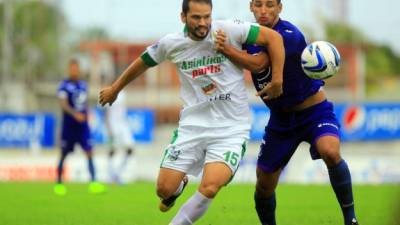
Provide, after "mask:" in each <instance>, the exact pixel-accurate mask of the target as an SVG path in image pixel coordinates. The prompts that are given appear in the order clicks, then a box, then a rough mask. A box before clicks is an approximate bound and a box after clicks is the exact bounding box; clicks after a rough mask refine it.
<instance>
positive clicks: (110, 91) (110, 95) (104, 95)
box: [99, 86, 118, 106]
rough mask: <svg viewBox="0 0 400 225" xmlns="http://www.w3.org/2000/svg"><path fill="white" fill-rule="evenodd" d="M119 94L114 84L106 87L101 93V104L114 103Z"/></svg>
mask: <svg viewBox="0 0 400 225" xmlns="http://www.w3.org/2000/svg"><path fill="white" fill-rule="evenodd" d="M117 96H118V92H117V91H116V90H115V89H114V88H113V87H112V86H108V87H105V88H103V89H102V90H101V91H100V93H99V103H100V105H101V106H105V105H106V104H107V103H108V104H109V105H112V104H113V103H114V101H115V99H117Z"/></svg>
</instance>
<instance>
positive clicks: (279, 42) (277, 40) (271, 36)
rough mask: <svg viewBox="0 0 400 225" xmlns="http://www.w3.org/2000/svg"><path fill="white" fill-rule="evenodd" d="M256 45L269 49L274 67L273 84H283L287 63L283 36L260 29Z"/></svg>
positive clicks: (263, 28) (264, 28)
mask: <svg viewBox="0 0 400 225" xmlns="http://www.w3.org/2000/svg"><path fill="white" fill-rule="evenodd" d="M256 44H258V45H262V46H266V47H267V50H268V54H269V59H270V65H271V67H272V82H273V83H282V82H283V66H284V63H285V47H284V45H283V39H282V36H281V35H280V34H279V33H278V32H276V31H274V30H272V29H270V28H266V27H260V35H258V38H257V40H256Z"/></svg>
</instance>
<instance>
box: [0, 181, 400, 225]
mask: <svg viewBox="0 0 400 225" xmlns="http://www.w3.org/2000/svg"><path fill="white" fill-rule="evenodd" d="M52 187H53V185H52V184H46V183H0V224H1V225H164V224H165V225H167V224H168V222H169V221H170V219H171V218H172V217H173V216H174V214H175V213H176V211H177V210H178V208H179V206H180V205H181V204H182V202H183V201H184V200H185V199H187V198H188V197H189V196H190V195H191V194H192V193H193V192H194V191H195V189H196V185H190V186H189V187H188V188H187V189H186V190H185V193H184V194H183V195H182V196H181V198H179V199H178V201H177V205H176V206H175V207H174V208H173V209H172V210H171V211H170V212H167V213H161V212H159V211H158V198H157V197H156V195H155V191H154V190H155V188H154V184H152V183H136V184H130V185H125V186H109V187H108V188H109V191H108V193H106V194H102V195H92V194H89V193H88V192H87V186H86V185H84V184H68V185H67V187H68V194H67V195H66V196H64V197H59V196H55V195H54V194H53V192H52ZM253 190H254V187H253V185H239V184H232V185H230V186H228V187H227V188H225V189H223V190H222V191H221V192H220V194H219V196H218V197H217V198H216V200H215V201H214V202H213V203H212V205H211V207H210V208H209V210H208V212H207V213H206V215H205V216H204V217H203V218H202V219H201V220H200V221H199V222H198V223H196V224H203V225H228V224H229V225H234V224H238V225H251V224H259V223H258V220H257V217H256V213H255V210H254V209H253V208H254V206H253V204H254V203H253V197H252V196H253ZM354 193H355V200H356V207H357V214H358V218H359V220H360V224H361V225H399V224H400V220H399V219H400V216H399V215H398V214H399V213H400V211H399V209H400V208H399V207H398V205H397V206H396V204H398V203H399V200H400V195H399V194H400V186H399V185H380V186H355V187H354ZM277 196H278V211H277V220H278V223H279V224H280V225H323V224H332V225H341V224H342V217H341V213H340V209H339V207H338V205H337V203H336V199H335V197H334V194H333V192H332V191H331V188H330V186H328V185H280V186H279V188H278V191H277ZM395 217H397V220H396V219H394V218H395Z"/></svg>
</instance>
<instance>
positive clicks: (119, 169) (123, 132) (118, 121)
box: [104, 91, 135, 184]
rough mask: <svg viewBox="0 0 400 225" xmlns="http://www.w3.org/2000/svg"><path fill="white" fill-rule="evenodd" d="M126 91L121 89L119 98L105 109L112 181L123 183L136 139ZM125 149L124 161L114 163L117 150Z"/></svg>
mask: <svg viewBox="0 0 400 225" xmlns="http://www.w3.org/2000/svg"><path fill="white" fill-rule="evenodd" d="M125 95H126V94H125V91H121V92H120V93H119V95H118V99H117V100H116V101H115V102H114V103H113V105H112V106H107V107H106V108H105V111H104V116H105V121H106V127H107V133H108V139H109V144H110V150H109V153H108V173H109V175H110V179H111V182H114V183H118V184H119V183H122V180H121V174H122V173H123V172H124V171H125V169H126V167H127V165H128V162H129V161H130V159H131V156H132V154H133V152H134V144H135V143H134V139H133V136H132V131H131V129H130V128H129V121H128V117H127V116H128V110H127V108H126V97H125ZM118 150H125V153H124V156H123V158H122V161H121V162H120V163H119V164H117V165H114V163H115V162H114V161H115V158H116V157H115V155H116V151H118Z"/></svg>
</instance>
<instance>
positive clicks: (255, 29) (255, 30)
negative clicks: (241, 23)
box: [246, 25, 260, 45]
mask: <svg viewBox="0 0 400 225" xmlns="http://www.w3.org/2000/svg"><path fill="white" fill-rule="evenodd" d="M259 33H260V26H255V25H251V26H250V31H249V35H248V36H247V40H246V44H249V45H254V44H255V43H256V40H257V37H258V34H259Z"/></svg>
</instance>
